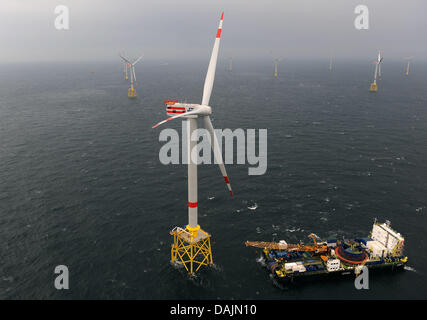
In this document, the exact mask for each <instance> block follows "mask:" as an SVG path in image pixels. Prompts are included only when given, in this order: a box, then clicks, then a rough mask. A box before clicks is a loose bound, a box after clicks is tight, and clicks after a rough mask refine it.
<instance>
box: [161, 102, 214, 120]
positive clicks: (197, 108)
mask: <svg viewBox="0 0 427 320" xmlns="http://www.w3.org/2000/svg"><path fill="white" fill-rule="evenodd" d="M164 103H165V105H166V114H167V115H168V116H169V117H171V116H175V115H180V114H184V113H188V112H191V115H182V118H195V117H197V116H208V115H210V114H212V108H211V107H209V106H204V105H201V104H194V103H180V102H178V100H165V102H164Z"/></svg>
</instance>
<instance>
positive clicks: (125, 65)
mask: <svg viewBox="0 0 427 320" xmlns="http://www.w3.org/2000/svg"><path fill="white" fill-rule="evenodd" d="M123 63H124V67H123V73H124V74H125V79H126V80H127V79H129V76H128V67H129V65H128V63H127V62H123Z"/></svg>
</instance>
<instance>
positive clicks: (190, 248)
mask: <svg viewBox="0 0 427 320" xmlns="http://www.w3.org/2000/svg"><path fill="white" fill-rule="evenodd" d="M223 18H224V12H223V13H222V14H221V20H220V22H219V27H218V30H217V33H216V39H215V43H214V46H213V49H212V55H211V59H210V62H209V67H208V71H207V74H206V78H205V85H204V88H203V98H202V103H201V104H188V103H179V102H178V100H166V101H165V104H166V113H167V114H168V115H169V116H171V117H170V118H168V119H166V120H164V121H161V122H159V123H157V124H156V125H154V126H153V128H155V127H157V126H159V125H161V124H163V123H165V122H167V121H170V120H173V119H177V118H184V119H186V122H187V144H188V145H187V157H188V225H187V226H186V227H185V228H180V227H175V228H174V229H173V230H172V231H171V235H173V236H174V243H173V245H172V249H171V261H172V262H174V263H180V264H183V265H184V266H185V268H186V270H187V271H188V272H189V273H190V274H192V273H194V272H196V271H197V270H199V268H200V267H201V266H202V265H212V263H213V261H212V250H211V243H210V237H211V236H210V234H208V233H207V232H205V231H204V230H202V229H201V228H200V225H199V224H198V220H197V207H198V202H197V201H198V200H197V159H195V158H197V152H192V151H193V150H194V151H196V150H197V136H194V134H195V133H196V132H195V131H196V129H197V119H198V118H202V119H203V122H204V124H205V128H206V129H207V130H208V132H209V136H210V141H211V146H212V149H213V152H214V156H215V160H216V162H217V163H218V165H219V168H220V170H221V173H222V175H223V177H224V180H225V182H226V184H227V187H228V190H229V192H230V194H231V195H233V191H232V189H231V185H230V181H229V179H228V176H227V172H226V170H225V166H224V163H223V161H222V154H221V149H220V147H219V144H218V140H217V137H216V135H215V133H214V128H213V126H212V122H211V119H210V117H209V115H210V114H211V113H212V108H211V107H210V106H209V100H210V97H211V93H212V88H213V84H214V79H215V69H216V65H217V59H218V51H219V42H220V38H221V31H222V23H223Z"/></svg>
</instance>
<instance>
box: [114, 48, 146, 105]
mask: <svg viewBox="0 0 427 320" xmlns="http://www.w3.org/2000/svg"><path fill="white" fill-rule="evenodd" d="M119 56H120V58H122V59H123V61H124V62H125V63H126V64H127V66H128V67H129V73H130V88H129V90H128V97H129V98H136V97H137V96H138V94H137V93H136V90H135V88H134V86H133V84H134V81H135V82H136V74H135V65H136V64H137V63H138V61H139V60H141V59H142V57H143V55H142V56H140V57H139V58H138V59H136V60H135V61H134V62H130V61H129V60H128V59H126V58H125V57H123V56H122V55H121V54H120V53H119ZM126 76H127V69H126Z"/></svg>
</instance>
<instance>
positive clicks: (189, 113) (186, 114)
mask: <svg viewBox="0 0 427 320" xmlns="http://www.w3.org/2000/svg"><path fill="white" fill-rule="evenodd" d="M198 112H199V110H193V111H189V112H185V113H181V114H178V115H176V116H173V117H170V118H167V119H165V120H163V121H160V122H159V123H157V124H155V125H154V126H152V127H151V129H154V128H156V127H158V126H160V125H161V124H163V123H165V122H168V121H171V120H173V119H176V118H181V117H184V116H189V115H192V114H196V113H198Z"/></svg>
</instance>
